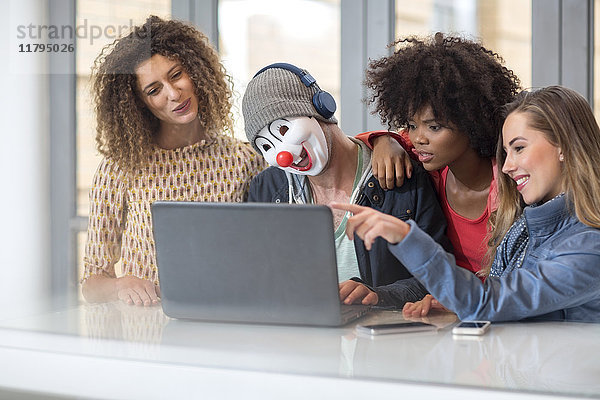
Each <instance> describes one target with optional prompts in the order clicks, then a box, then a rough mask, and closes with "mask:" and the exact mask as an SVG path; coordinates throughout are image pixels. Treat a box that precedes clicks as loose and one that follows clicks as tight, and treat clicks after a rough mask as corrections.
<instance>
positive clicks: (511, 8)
mask: <svg viewBox="0 0 600 400" xmlns="http://www.w3.org/2000/svg"><path fill="white" fill-rule="evenodd" d="M437 31H440V32H445V33H457V34H460V35H463V36H466V37H468V38H470V39H481V41H482V43H483V45H484V46H486V47H487V48H488V49H490V50H492V51H495V52H496V53H498V54H499V55H500V56H502V58H504V61H505V63H506V64H505V65H506V67H507V68H509V69H512V70H513V71H514V72H515V74H516V75H517V76H518V77H519V79H520V80H521V86H523V88H527V87H530V86H531V0H528V1H524V0H423V1H411V0H396V37H397V38H400V37H404V36H410V35H428V34H430V33H432V32H437Z"/></svg>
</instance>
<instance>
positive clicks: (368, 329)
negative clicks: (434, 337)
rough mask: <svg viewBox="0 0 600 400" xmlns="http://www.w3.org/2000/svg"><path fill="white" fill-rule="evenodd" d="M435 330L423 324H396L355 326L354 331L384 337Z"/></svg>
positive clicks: (432, 326) (435, 328) (429, 325)
mask: <svg viewBox="0 0 600 400" xmlns="http://www.w3.org/2000/svg"><path fill="white" fill-rule="evenodd" d="M433 330H437V327H436V326H435V325H431V324H426V323H424V322H400V323H396V324H375V325H357V326H356V331H357V332H359V333H366V334H368V335H386V334H389V333H405V332H420V331H433Z"/></svg>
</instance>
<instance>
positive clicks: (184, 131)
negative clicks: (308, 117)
mask: <svg viewBox="0 0 600 400" xmlns="http://www.w3.org/2000/svg"><path fill="white" fill-rule="evenodd" d="M92 77H93V87H92V90H93V97H94V102H95V111H96V118H97V133H96V143H97V148H98V151H99V152H100V153H101V154H102V155H103V156H104V159H103V160H102V162H101V163H100V166H99V167H98V169H97V171H96V174H95V176H94V180H93V183H92V188H91V190H90V214H89V223H88V238H87V243H86V248H85V257H84V276H83V279H82V291H83V295H84V297H85V298H86V300H88V301H92V302H99V301H113V300H121V301H123V302H125V303H128V304H135V305H152V304H156V303H157V302H158V301H159V297H160V290H159V286H158V274H157V267H156V256H155V250H154V239H153V235H152V221H151V215H150V205H151V204H152V203H153V202H154V201H157V200H177V201H230V202H241V201H244V200H245V198H246V195H247V190H248V182H249V181H250V180H251V178H252V177H253V176H254V175H256V174H257V173H258V172H260V171H261V170H262V169H264V167H265V164H264V161H263V159H262V157H260V156H258V155H257V154H256V153H255V152H254V150H253V149H252V147H251V146H250V145H249V144H247V143H242V142H240V141H238V140H236V139H234V138H233V137H232V136H231V131H232V119H231V97H232V84H231V82H232V80H231V78H230V77H229V76H228V75H227V74H226V73H225V70H224V67H223V65H222V64H221V62H220V61H219V57H218V55H217V53H216V51H215V50H214V49H213V48H212V47H211V46H210V44H209V43H208V39H207V38H206V36H205V35H203V34H202V33H200V32H198V31H197V30H196V29H194V28H193V27H191V26H188V25H186V24H184V23H182V22H178V21H171V20H163V19H161V18H159V17H156V16H150V17H149V18H148V19H147V20H146V22H145V23H144V24H143V25H141V26H136V27H135V28H134V29H133V30H132V31H131V32H130V33H129V35H127V36H124V37H122V38H120V39H117V40H116V41H115V42H114V43H112V44H110V45H108V46H107V47H105V48H104V49H103V51H102V52H101V54H100V55H99V56H98V58H97V59H96V61H95V63H94V68H93V76H92ZM224 133H229V134H224ZM119 260H120V261H121V272H120V273H119V274H117V272H116V271H115V264H116V263H117V262H118V261H119Z"/></svg>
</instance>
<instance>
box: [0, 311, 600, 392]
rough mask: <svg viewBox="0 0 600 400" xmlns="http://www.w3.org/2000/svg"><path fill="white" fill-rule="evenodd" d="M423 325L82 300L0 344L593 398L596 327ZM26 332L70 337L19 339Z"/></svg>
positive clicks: (379, 317)
mask: <svg viewBox="0 0 600 400" xmlns="http://www.w3.org/2000/svg"><path fill="white" fill-rule="evenodd" d="M400 321H404V319H403V317H402V314H401V313H400V312H396V311H374V312H372V313H371V314H369V315H367V316H366V317H363V318H362V319H360V320H359V321H358V322H357V323H360V324H372V323H390V322H400ZM426 322H429V323H433V324H435V325H437V326H438V328H439V330H438V331H437V332H435V331H433V332H415V333H403V334H392V335H382V336H374V337H369V336H362V335H358V334H356V331H355V329H354V328H355V325H356V323H352V324H349V325H347V326H344V327H340V328H322V327H306V326H274V325H257V324H256V325H253V324H231V323H211V322H195V321H185V320H174V319H170V318H168V317H166V316H165V315H164V314H163V312H162V309H161V308H160V306H156V307H147V308H142V307H132V306H127V305H125V304H122V303H109V304H82V305H81V306H79V307H76V308H73V309H69V310H64V311H59V312H55V313H47V314H42V315H37V316H30V317H23V318H19V319H13V320H9V321H0V339H2V340H3V343H4V345H5V346H13V347H28V348H35V349H40V350H44V351H56V352H67V353H76V354H85V355H93V356H102V357H111V358H123V359H135V360H142V361H151V362H160V363H163V362H164V363H175V364H181V365H194V366H203V367H214V368H226V369H239V370H251V371H267V372H271V371H272V372H278V373H290V374H308V375H314V376H328V377H331V376H334V377H336V376H337V377H348V378H361V379H378V380H381V379H384V380H390V381H404V382H406V381H415V382H426V383H440V384H458V385H467V386H477V387H486V388H498V389H516V390H522V391H533V392H552V393H561V394H565V395H584V396H593V397H596V396H597V397H600V359H599V357H598V355H600V340H599V339H600V324H584V323H563V322H542V323H539V322H538V323H505V324H493V325H492V328H491V330H490V331H489V332H488V333H487V334H486V335H484V336H481V337H456V336H453V335H452V332H451V327H452V326H453V325H454V324H455V323H456V322H457V321H456V316H455V315H454V314H451V313H438V314H434V315H433V316H431V317H430V318H429V319H427V320H426ZM15 332H16V333H21V335H20V334H15ZM24 332H28V333H35V334H37V335H40V334H44V335H45V336H47V337H55V338H62V339H64V338H68V340H67V341H66V342H64V341H63V342H61V343H62V344H57V343H54V344H53V343H52V341H51V340H43V341H40V340H30V341H26V340H25V339H22V337H23V335H22V333H24ZM10 333H13V335H10ZM47 334H52V335H47ZM19 338H21V339H19ZM67 343H68V344H67Z"/></svg>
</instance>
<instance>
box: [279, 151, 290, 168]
mask: <svg viewBox="0 0 600 400" xmlns="http://www.w3.org/2000/svg"><path fill="white" fill-rule="evenodd" d="M293 162H294V156H293V155H292V153H290V152H289V151H281V152H279V153H278V154H277V164H279V166H280V167H281V168H287V167H289V166H290V165H292V163H293Z"/></svg>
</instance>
